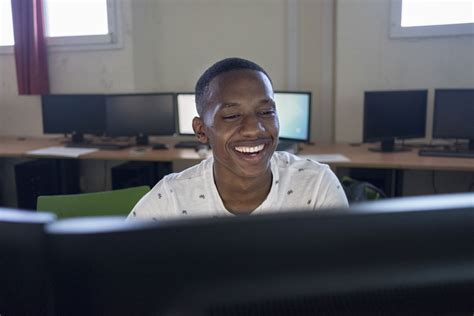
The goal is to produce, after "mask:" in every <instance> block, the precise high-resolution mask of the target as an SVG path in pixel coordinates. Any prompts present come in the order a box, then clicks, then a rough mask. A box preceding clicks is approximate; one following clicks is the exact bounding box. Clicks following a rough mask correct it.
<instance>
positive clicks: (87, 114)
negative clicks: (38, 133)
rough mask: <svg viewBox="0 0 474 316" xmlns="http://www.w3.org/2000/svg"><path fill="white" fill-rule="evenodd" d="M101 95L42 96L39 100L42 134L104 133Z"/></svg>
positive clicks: (103, 112)
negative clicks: (41, 115)
mask: <svg viewBox="0 0 474 316" xmlns="http://www.w3.org/2000/svg"><path fill="white" fill-rule="evenodd" d="M104 100H105V99H104V96H103V95H44V96H42V98H41V102H42V112H43V132H44V133H52V134H54V133H73V132H74V133H90V134H102V133H103V132H104V131H105V106H104V103H105V102H104Z"/></svg>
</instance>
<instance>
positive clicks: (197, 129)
mask: <svg viewBox="0 0 474 316" xmlns="http://www.w3.org/2000/svg"><path fill="white" fill-rule="evenodd" d="M193 130H194V134H196V137H197V139H198V141H199V142H200V143H203V144H207V143H208V142H209V138H208V137H207V134H206V130H205V126H204V122H203V121H202V119H201V118H200V117H197V116H196V117H194V118H193Z"/></svg>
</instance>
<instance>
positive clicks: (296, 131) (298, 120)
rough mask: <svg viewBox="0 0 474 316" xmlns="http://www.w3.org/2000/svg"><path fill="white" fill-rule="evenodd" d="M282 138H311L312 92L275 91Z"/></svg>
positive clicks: (305, 139) (302, 139)
mask: <svg viewBox="0 0 474 316" xmlns="http://www.w3.org/2000/svg"><path fill="white" fill-rule="evenodd" d="M274 99H275V103H276V108H277V112H278V118H279V119H280V138H288V139H292V140H301V141H307V140H309V135H308V134H309V114H310V101H311V99H310V94H309V93H294V92H293V93H291V92H275V97H274Z"/></svg>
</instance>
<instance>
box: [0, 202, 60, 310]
mask: <svg viewBox="0 0 474 316" xmlns="http://www.w3.org/2000/svg"><path fill="white" fill-rule="evenodd" d="M55 219H56V218H55V216H54V215H53V214H50V213H43V212H31V211H22V210H17V209H7V208H3V207H0V311H1V314H4V315H41V316H46V315H53V314H51V312H52V310H51V306H50V303H51V300H50V299H51V297H52V296H51V288H50V283H49V281H50V278H49V274H48V272H49V270H48V265H47V262H46V235H45V232H44V226H45V225H46V224H47V223H50V222H53V221H54V220H55Z"/></svg>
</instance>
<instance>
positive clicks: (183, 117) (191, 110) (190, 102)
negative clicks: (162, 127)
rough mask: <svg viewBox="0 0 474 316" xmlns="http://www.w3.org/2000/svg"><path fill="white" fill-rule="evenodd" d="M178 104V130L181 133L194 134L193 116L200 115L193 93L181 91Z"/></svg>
mask: <svg viewBox="0 0 474 316" xmlns="http://www.w3.org/2000/svg"><path fill="white" fill-rule="evenodd" d="M177 104H178V132H179V134H181V135H194V130H193V118H194V117H196V116H199V115H198V113H197V110H196V102H195V101H194V94H193V93H179V94H178V95H177Z"/></svg>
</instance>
